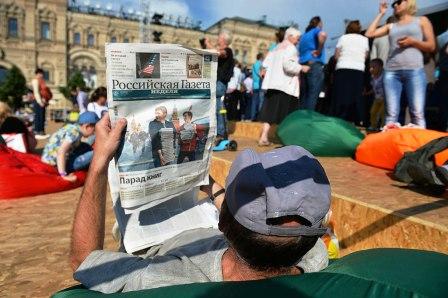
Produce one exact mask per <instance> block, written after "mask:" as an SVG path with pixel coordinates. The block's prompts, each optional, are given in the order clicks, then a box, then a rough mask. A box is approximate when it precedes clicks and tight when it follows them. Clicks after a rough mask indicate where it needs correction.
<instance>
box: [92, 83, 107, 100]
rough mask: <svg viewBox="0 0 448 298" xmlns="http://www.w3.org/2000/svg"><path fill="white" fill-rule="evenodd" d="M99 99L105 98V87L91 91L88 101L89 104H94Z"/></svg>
mask: <svg viewBox="0 0 448 298" xmlns="http://www.w3.org/2000/svg"><path fill="white" fill-rule="evenodd" d="M100 97H106V98H107V89H106V87H98V88H96V89H95V91H93V93H92V95H91V96H90V101H91V102H95V101H97V100H98V99H100Z"/></svg>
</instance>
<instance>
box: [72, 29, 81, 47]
mask: <svg viewBox="0 0 448 298" xmlns="http://www.w3.org/2000/svg"><path fill="white" fill-rule="evenodd" d="M73 44H76V45H80V44H81V33H79V32H75V33H74V34H73Z"/></svg>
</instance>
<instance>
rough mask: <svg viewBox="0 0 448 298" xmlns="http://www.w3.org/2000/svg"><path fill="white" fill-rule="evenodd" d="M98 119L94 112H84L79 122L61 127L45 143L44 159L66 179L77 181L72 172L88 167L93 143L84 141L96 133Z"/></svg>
mask: <svg viewBox="0 0 448 298" xmlns="http://www.w3.org/2000/svg"><path fill="white" fill-rule="evenodd" d="M98 120H99V118H98V116H97V115H96V114H95V113H94V112H84V113H82V114H81V115H80V116H79V119H78V123H75V124H67V125H65V126H63V127H61V128H60V129H59V130H58V131H57V132H55V133H54V134H53V135H52V136H51V137H50V139H49V140H48V143H47V145H45V148H44V151H43V153H42V158H41V159H42V161H43V162H45V163H47V164H50V165H52V166H55V167H56V168H57V170H58V172H59V175H60V176H61V177H62V178H63V179H64V180H67V181H70V182H75V181H76V176H75V175H73V174H71V173H72V172H74V171H77V170H82V169H86V168H88V167H89V165H90V162H91V160H92V157H93V149H92V147H91V144H90V143H86V142H82V141H83V139H84V140H86V139H88V138H90V139H91V137H92V136H93V135H94V134H95V124H96V123H97V122H98Z"/></svg>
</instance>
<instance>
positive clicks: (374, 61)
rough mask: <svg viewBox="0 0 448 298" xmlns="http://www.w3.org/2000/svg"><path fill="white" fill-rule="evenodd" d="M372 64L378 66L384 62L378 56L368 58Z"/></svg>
mask: <svg viewBox="0 0 448 298" xmlns="http://www.w3.org/2000/svg"><path fill="white" fill-rule="evenodd" d="M372 64H377V65H379V66H380V67H383V66H384V62H383V60H381V59H380V58H375V59H372V60H370V65H372Z"/></svg>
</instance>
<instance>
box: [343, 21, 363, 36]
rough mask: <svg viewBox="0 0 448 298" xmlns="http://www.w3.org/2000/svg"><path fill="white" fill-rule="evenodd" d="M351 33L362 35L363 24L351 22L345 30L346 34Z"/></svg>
mask: <svg viewBox="0 0 448 298" xmlns="http://www.w3.org/2000/svg"><path fill="white" fill-rule="evenodd" d="M350 33H357V34H359V33H361V23H360V22H359V20H355V21H350V22H349V23H348V25H347V28H346V29H345V34H350Z"/></svg>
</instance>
